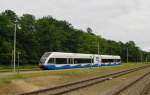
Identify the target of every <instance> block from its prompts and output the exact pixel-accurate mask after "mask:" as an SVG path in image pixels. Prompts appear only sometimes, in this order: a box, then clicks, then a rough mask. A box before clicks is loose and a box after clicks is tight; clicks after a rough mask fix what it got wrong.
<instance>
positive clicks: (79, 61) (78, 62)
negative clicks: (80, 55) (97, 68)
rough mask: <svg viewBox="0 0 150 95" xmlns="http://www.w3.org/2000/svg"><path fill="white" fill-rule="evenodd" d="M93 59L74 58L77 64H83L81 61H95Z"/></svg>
mask: <svg viewBox="0 0 150 95" xmlns="http://www.w3.org/2000/svg"><path fill="white" fill-rule="evenodd" d="M93 61H94V60H93V59H74V63H75V64H81V63H93Z"/></svg>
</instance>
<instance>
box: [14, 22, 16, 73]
mask: <svg viewBox="0 0 150 95" xmlns="http://www.w3.org/2000/svg"><path fill="white" fill-rule="evenodd" d="M16 31H17V20H16V21H15V31H14V72H16Z"/></svg>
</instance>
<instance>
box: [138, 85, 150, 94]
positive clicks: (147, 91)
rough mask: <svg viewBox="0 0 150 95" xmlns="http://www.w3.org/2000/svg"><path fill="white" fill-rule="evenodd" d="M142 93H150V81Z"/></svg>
mask: <svg viewBox="0 0 150 95" xmlns="http://www.w3.org/2000/svg"><path fill="white" fill-rule="evenodd" d="M140 95H150V82H149V83H148V84H147V85H146V86H145V87H144V89H143V91H142V92H141V94H140Z"/></svg>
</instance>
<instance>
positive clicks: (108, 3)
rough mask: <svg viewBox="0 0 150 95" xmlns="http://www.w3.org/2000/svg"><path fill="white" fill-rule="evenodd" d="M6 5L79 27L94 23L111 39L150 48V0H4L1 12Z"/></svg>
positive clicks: (0, 6)
mask: <svg viewBox="0 0 150 95" xmlns="http://www.w3.org/2000/svg"><path fill="white" fill-rule="evenodd" d="M5 9H11V10H13V11H15V12H16V13H17V14H18V15H22V14H23V13H30V14H33V15H35V16H36V17H37V18H39V17H42V16H47V15H51V16H53V17H54V18H56V19H59V20H67V21H69V22H70V23H71V24H72V25H73V26H74V27H75V28H78V29H82V30H86V28H87V27H91V28H92V29H93V31H94V33H96V34H97V35H101V36H102V37H104V38H107V39H111V40H115V41H122V42H127V41H129V40H133V41H135V42H136V44H137V45H138V46H139V47H141V48H142V49H143V50H146V51H150V0H0V12H2V11H4V10H5Z"/></svg>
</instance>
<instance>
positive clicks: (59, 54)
mask: <svg viewBox="0 0 150 95" xmlns="http://www.w3.org/2000/svg"><path fill="white" fill-rule="evenodd" d="M46 53H49V54H50V55H51V58H93V57H94V56H101V58H102V59H120V56H115V55H98V54H82V53H65V52H46Z"/></svg>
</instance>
